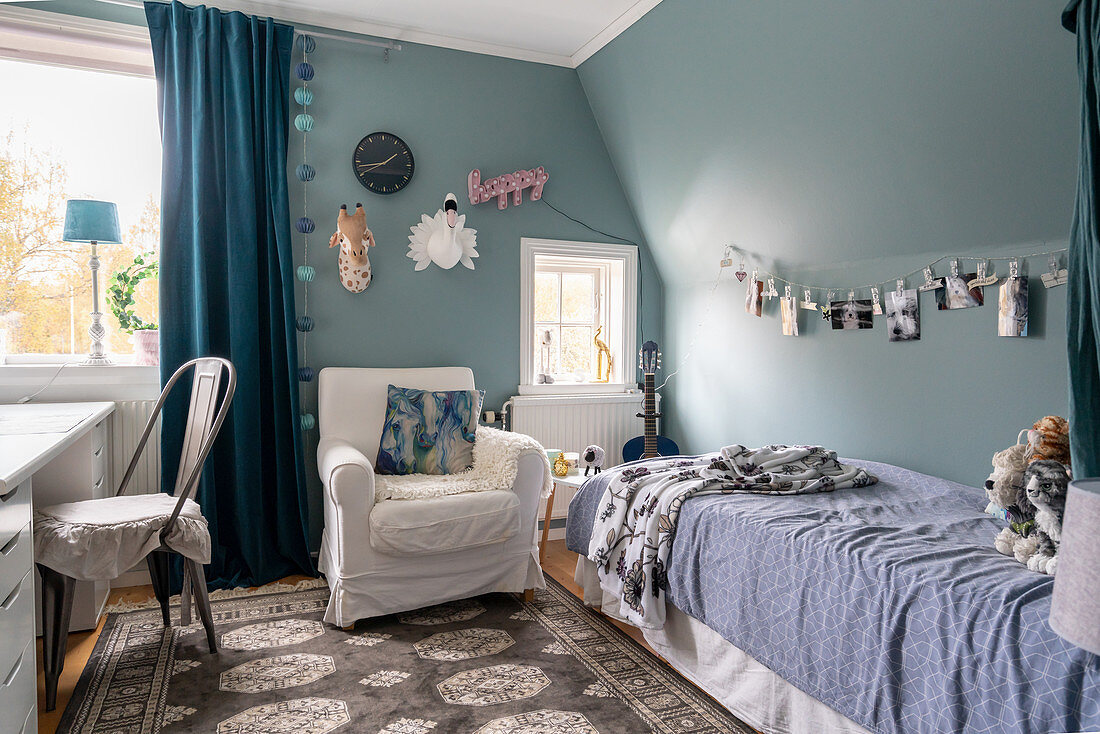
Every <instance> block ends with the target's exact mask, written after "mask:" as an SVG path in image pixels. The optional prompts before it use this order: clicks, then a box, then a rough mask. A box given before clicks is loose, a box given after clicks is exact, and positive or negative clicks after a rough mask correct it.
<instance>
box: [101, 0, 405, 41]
mask: <svg viewBox="0 0 1100 734" xmlns="http://www.w3.org/2000/svg"><path fill="white" fill-rule="evenodd" d="M95 2H99V3H104V4H106V5H121V6H122V7H124V8H138V9H143V8H144V7H145V3H144V2H142V1H141V0H95ZM272 20H276V21H279V22H281V23H287V25H292V24H291V23H288V22H287V21H284V20H281V19H279V18H272ZM294 35H296V36H313V37H314V38H328V39H330V40H333V41H346V42H347V43H356V44H359V45H360V46H374V47H375V48H384V49H386V51H400V50H401V44H400V43H396V42H394V41H389V40H387V41H372V40H370V39H369V38H360V37H359V36H349V35H337V34H334V33H323V32H313V31H310V32H309V33H306V32H305V31H300V30H298V29H295V30H294Z"/></svg>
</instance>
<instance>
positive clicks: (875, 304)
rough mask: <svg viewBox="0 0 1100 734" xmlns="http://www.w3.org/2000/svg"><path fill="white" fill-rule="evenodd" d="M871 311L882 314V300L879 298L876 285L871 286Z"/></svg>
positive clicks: (877, 314) (878, 314) (876, 314)
mask: <svg viewBox="0 0 1100 734" xmlns="http://www.w3.org/2000/svg"><path fill="white" fill-rule="evenodd" d="M871 313H873V314H874V315H875V316H882V301H880V300H879V295H878V286H871Z"/></svg>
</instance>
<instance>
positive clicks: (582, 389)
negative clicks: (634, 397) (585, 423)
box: [519, 382, 638, 395]
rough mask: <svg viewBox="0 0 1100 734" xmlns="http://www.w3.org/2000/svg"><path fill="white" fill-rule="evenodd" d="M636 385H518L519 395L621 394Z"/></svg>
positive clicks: (579, 383)
mask: <svg viewBox="0 0 1100 734" xmlns="http://www.w3.org/2000/svg"><path fill="white" fill-rule="evenodd" d="M637 391H638V387H637V385H627V384H616V383H607V382H555V383H553V384H550V385H520V386H519V394H520V395H622V394H623V393H627V392H637Z"/></svg>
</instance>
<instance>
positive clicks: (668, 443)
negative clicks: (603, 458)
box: [623, 341, 680, 461]
mask: <svg viewBox="0 0 1100 734" xmlns="http://www.w3.org/2000/svg"><path fill="white" fill-rule="evenodd" d="M638 368H639V369H640V370H641V371H642V373H643V374H644V375H645V400H644V402H643V403H642V407H643V411H644V412H642V413H638V417H639V418H641V419H642V421H643V425H644V426H645V428H644V434H643V435H641V436H635V437H634V438H632V439H630V440H629V441H627V442H626V444H624V445H623V461H637V460H638V459H652V458H654V457H656V456H676V455H677V454H679V453H680V447H679V446H677V445H676V442H675V441H673V440H672V439H671V438H668V437H666V436H661V435H659V434H658V433H657V419H658V418H660V417H661V414H660V413H658V412H657V398H656V395H657V390H656V388H655V387H654V382H655V378H656V376H657V370H659V369H660V368H661V350H659V349H658V348H657V343H656V342H653V341H648V342H646V343H645V344H643V345H642V348H641V349H639V350H638Z"/></svg>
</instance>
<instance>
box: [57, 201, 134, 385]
mask: <svg viewBox="0 0 1100 734" xmlns="http://www.w3.org/2000/svg"><path fill="white" fill-rule="evenodd" d="M61 239H63V240H64V241H65V242H89V243H91V245H92V256H91V258H90V259H89V260H88V267H89V268H91V269H92V314H91V315H92V325H91V326H89V327H88V336H90V337H91V338H92V348H91V350H90V351H89V352H88V358H87V359H85V360H84V362H83V363H82V364H111V360H110V359H108V357H107V355H106V354H104V352H103V337H104V336H106V334H107V332H106V330H105V329H104V328H103V324H102V323H100V319H102V318H103V314H101V313H100V312H99V256H98V255H97V254H96V245H97V244H104V245H106V244H110V245H119V244H122V234H121V232H120V230H119V226H118V207H116V206H115V205H114V204H113V203H112V202H109V201H95V200H94V199H69V201H67V202H65V232H64V234H63V235H62V236H61Z"/></svg>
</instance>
